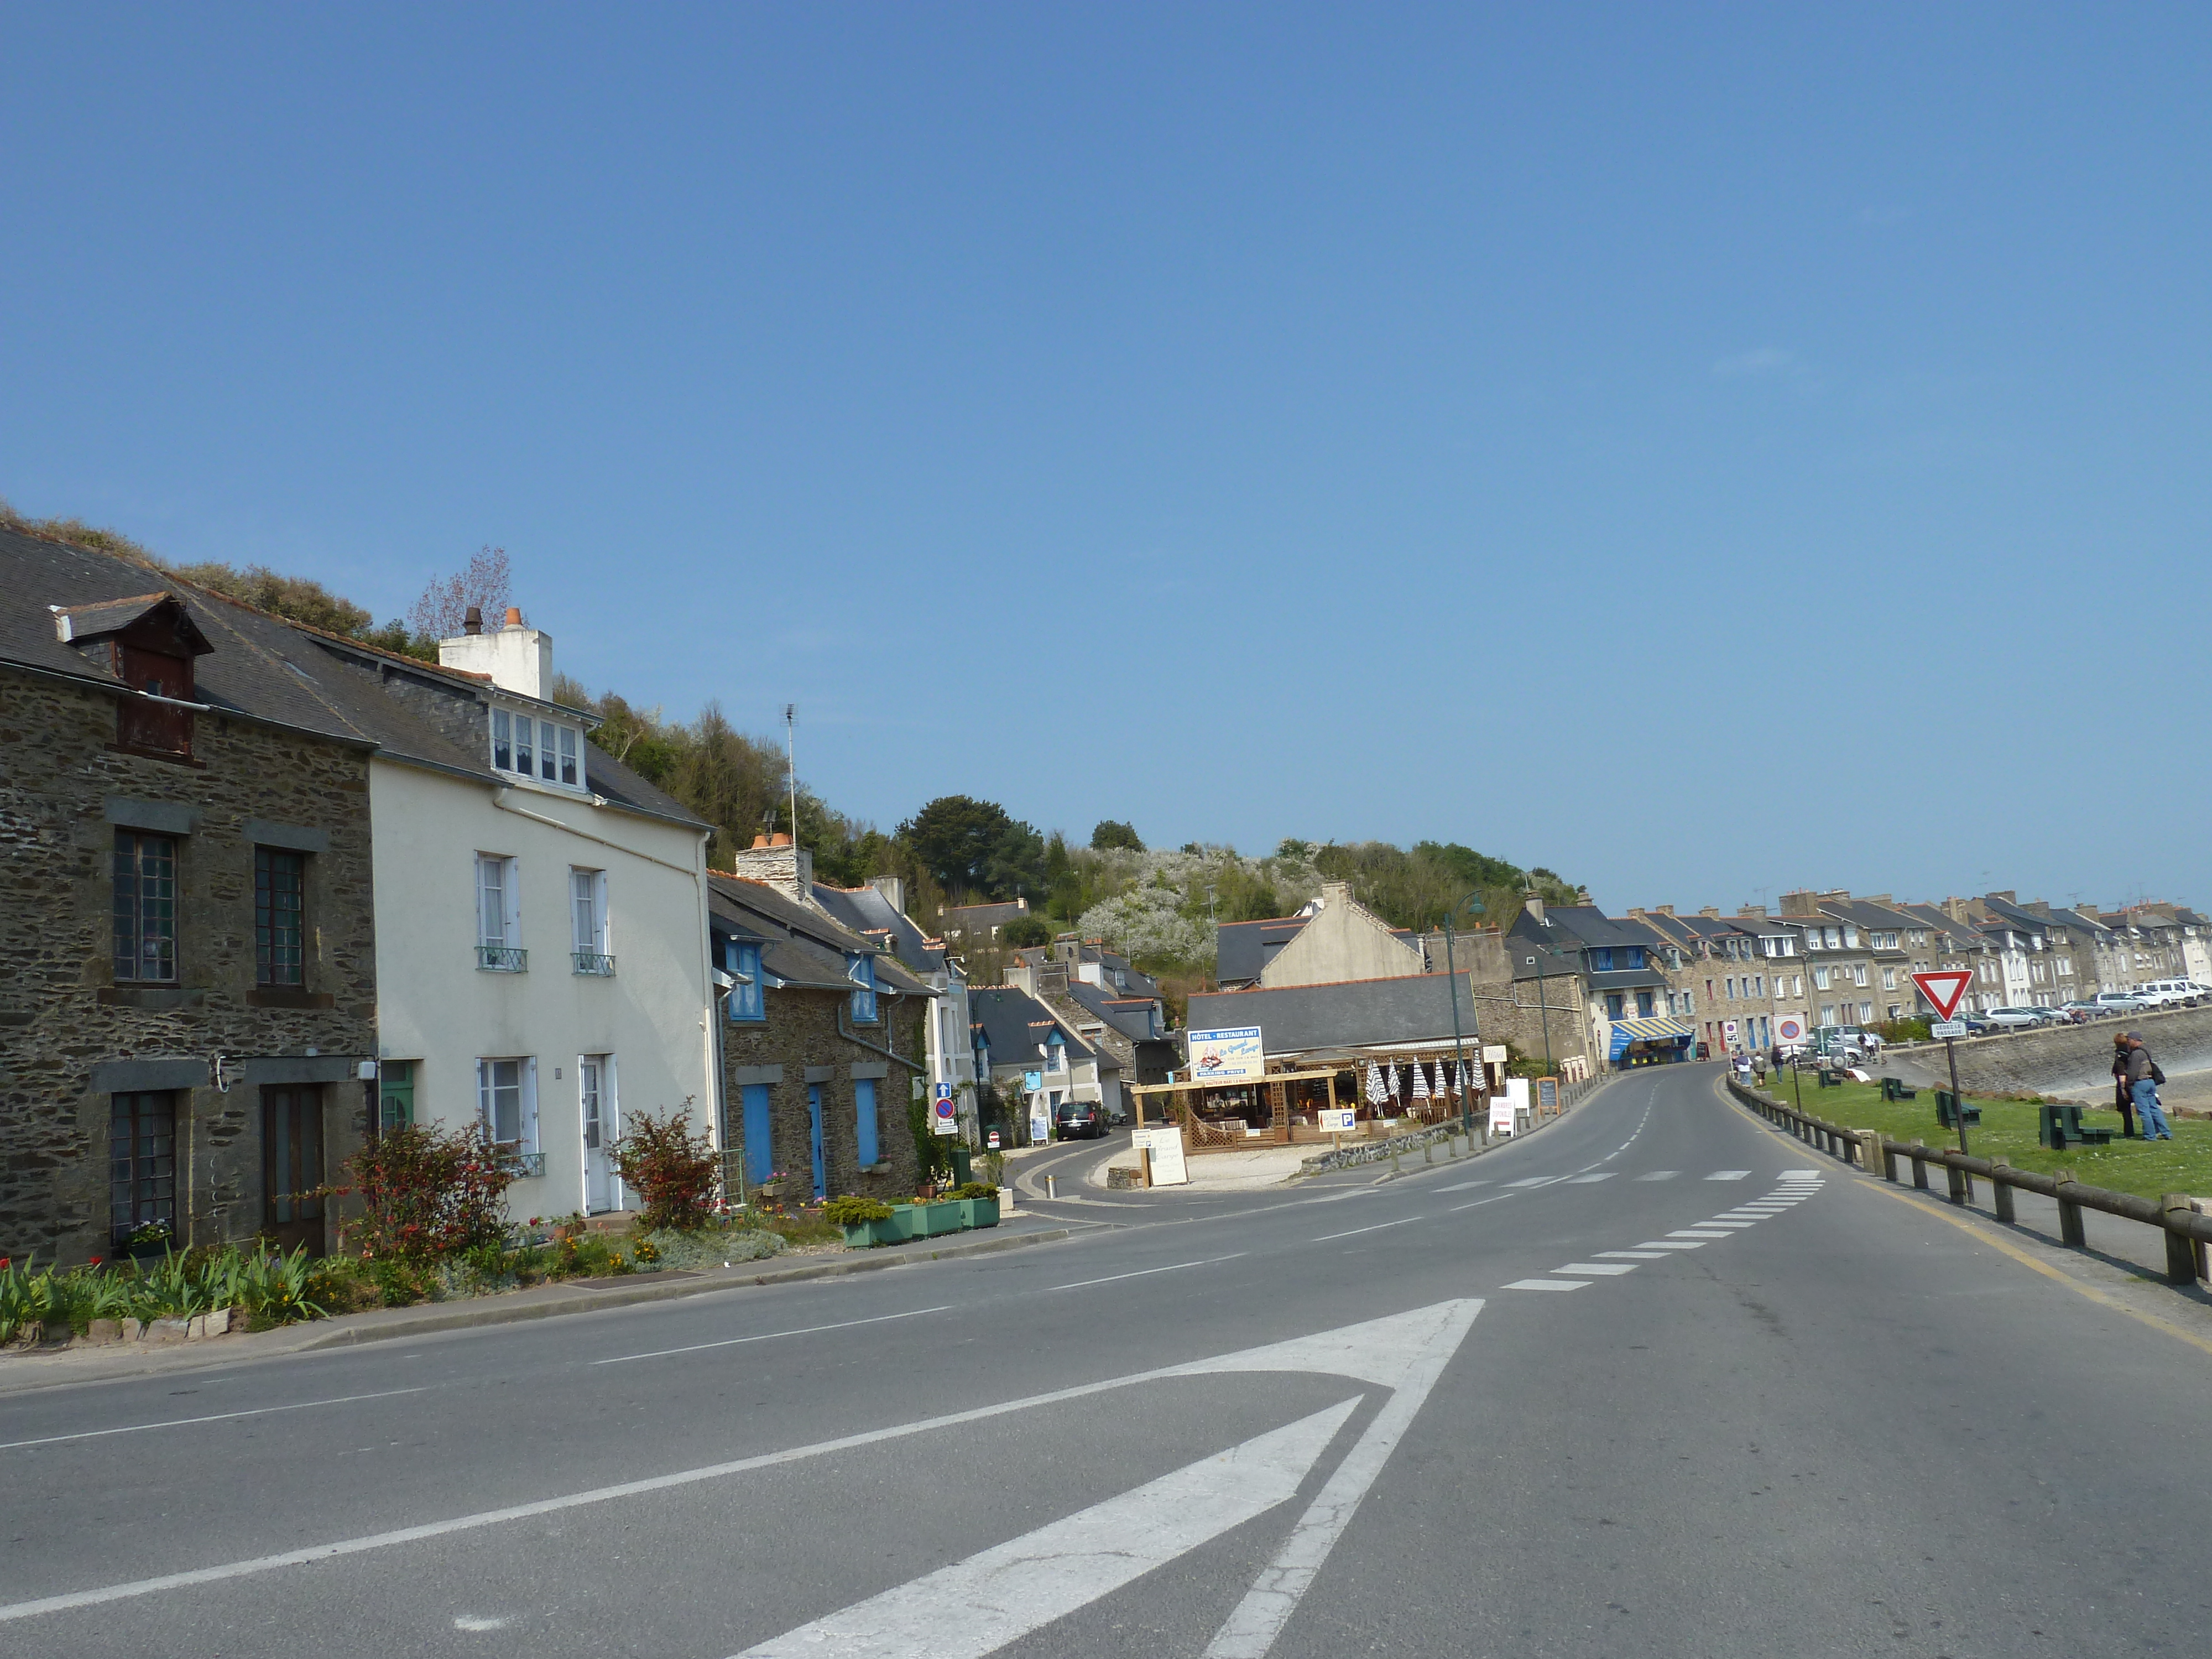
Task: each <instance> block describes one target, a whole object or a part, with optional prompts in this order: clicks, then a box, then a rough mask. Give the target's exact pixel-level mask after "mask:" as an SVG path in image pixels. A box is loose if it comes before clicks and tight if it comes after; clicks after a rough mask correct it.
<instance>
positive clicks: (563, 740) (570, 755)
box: [491, 708, 586, 789]
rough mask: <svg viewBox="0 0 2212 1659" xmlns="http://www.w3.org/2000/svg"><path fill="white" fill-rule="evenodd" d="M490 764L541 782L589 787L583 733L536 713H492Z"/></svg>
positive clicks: (499, 711) (497, 711) (493, 711)
mask: <svg viewBox="0 0 2212 1659" xmlns="http://www.w3.org/2000/svg"><path fill="white" fill-rule="evenodd" d="M491 763H492V766H493V768H494V769H495V770H497V771H501V772H510V773H513V774H514V775H516V776H518V777H525V778H535V779H537V780H538V781H539V782H540V783H558V784H562V785H565V786H567V787H569V788H571V789H581V788H583V787H586V779H585V775H584V756H583V733H582V732H580V731H579V730H578V729H577V728H576V727H575V726H566V725H562V723H560V722H558V721H556V720H540V719H538V717H537V715H535V714H520V713H518V712H516V711H514V710H513V709H508V708H495V709H493V710H492V711H491Z"/></svg>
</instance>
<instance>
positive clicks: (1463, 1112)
mask: <svg viewBox="0 0 2212 1659" xmlns="http://www.w3.org/2000/svg"><path fill="white" fill-rule="evenodd" d="M1462 910H1464V911H1466V912H1467V914H1468V915H1470V916H1479V915H1481V914H1482V900H1481V899H1480V897H1479V896H1476V895H1475V894H1473V893H1469V894H1468V896H1466V897H1465V898H1463V899H1462V900H1461V901H1460V902H1458V903H1457V904H1455V905H1453V906H1452V907H1451V908H1450V909H1449V910H1447V911H1445V912H1444V976H1445V977H1446V978H1448V979H1449V980H1450V981H1451V1005H1452V1049H1453V1052H1454V1053H1455V1054H1458V1056H1459V1132H1460V1133H1462V1135H1466V1136H1468V1137H1470V1138H1471V1137H1472V1136H1473V1135H1474V1110H1473V1109H1472V1108H1471V1107H1469V1106H1468V1101H1467V1041H1466V1039H1465V1038H1463V1037H1462V1036H1461V1035H1460V1029H1459V964H1458V963H1457V962H1456V961H1455V959H1454V957H1453V955H1452V921H1453V919H1454V918H1455V917H1456V916H1457V915H1459V913H1460V912H1461V911H1462ZM1468 995H1469V997H1470V998H1472V996H1473V992H1472V991H1470V992H1469V993H1468ZM1468 1012H1469V1013H1473V1012H1474V1009H1472V1008H1470V1009H1468ZM1475 1036H1476V1039H1477V1041H1480V1038H1481V1036H1482V1022H1481V1020H1480V1018H1477V1020H1476V1021H1475Z"/></svg>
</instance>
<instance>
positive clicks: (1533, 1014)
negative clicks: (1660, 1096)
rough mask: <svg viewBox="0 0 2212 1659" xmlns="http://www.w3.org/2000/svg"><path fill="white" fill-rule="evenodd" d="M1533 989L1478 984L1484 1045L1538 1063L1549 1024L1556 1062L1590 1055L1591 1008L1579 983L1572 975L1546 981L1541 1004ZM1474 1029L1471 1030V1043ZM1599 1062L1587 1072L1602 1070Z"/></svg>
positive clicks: (1526, 983) (1531, 984) (1521, 984)
mask: <svg viewBox="0 0 2212 1659" xmlns="http://www.w3.org/2000/svg"><path fill="white" fill-rule="evenodd" d="M1537 988H1538V987H1537V981H1534V980H1533V979H1530V980H1522V981H1517V982H1516V981H1508V980H1489V981H1484V980H1480V979H1478V980H1476V981H1474V998H1473V1001H1474V1006H1475V1011H1476V1019H1477V1024H1479V1026H1480V1030H1481V1034H1482V1041H1483V1042H1507V1043H1510V1044H1511V1045H1512V1046H1513V1048H1514V1050H1515V1051H1516V1053H1518V1054H1525V1055H1527V1056H1528V1057H1529V1058H1530V1059H1532V1060H1541V1059H1542V1058H1543V1057H1544V1033H1545V1028H1546V1025H1547V1023H1548V1024H1549V1027H1550V1030H1551V1051H1552V1058H1553V1061H1554V1062H1557V1061H1559V1060H1564V1059H1565V1058H1566V1057H1567V1056H1568V1055H1569V1054H1589V1029H1590V1022H1589V1006H1588V1004H1587V1002H1586V1001H1585V1000H1584V999H1583V988H1582V981H1581V980H1579V979H1577V978H1576V977H1574V976H1573V975H1560V974H1553V975H1549V976H1547V978H1546V979H1545V980H1544V981H1543V986H1542V988H1543V992H1544V995H1543V998H1542V1000H1539V999H1538V996H1537ZM1475 1029H1476V1028H1475V1026H1474V1025H1470V1026H1469V1028H1468V1036H1469V1037H1470V1038H1472V1037H1473V1036H1474V1031H1475ZM1603 1060H1604V1056H1603V1055H1596V1056H1593V1057H1592V1061H1591V1069H1592V1070H1593V1071H1597V1070H1601V1069H1602V1068H1603Z"/></svg>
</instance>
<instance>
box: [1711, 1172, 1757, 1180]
mask: <svg viewBox="0 0 2212 1659" xmlns="http://www.w3.org/2000/svg"><path fill="white" fill-rule="evenodd" d="M1750 1173H1751V1171H1750V1170H1714V1171H1713V1172H1712V1173H1711V1175H1709V1176H1706V1177H1705V1179H1706V1180H1708V1181H1741V1180H1742V1179H1744V1177H1745V1176H1748V1175H1749V1174H1750Z"/></svg>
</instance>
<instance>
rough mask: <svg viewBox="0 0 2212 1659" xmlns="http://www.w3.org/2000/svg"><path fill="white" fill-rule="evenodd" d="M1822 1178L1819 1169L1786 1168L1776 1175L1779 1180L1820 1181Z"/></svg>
mask: <svg viewBox="0 0 2212 1659" xmlns="http://www.w3.org/2000/svg"><path fill="white" fill-rule="evenodd" d="M1821 1178H1822V1177H1821V1175H1820V1171H1819V1170H1784V1171H1783V1172H1782V1173H1781V1174H1780V1175H1779V1176H1776V1177H1775V1179H1776V1180H1778V1181H1819V1180H1820V1179H1821Z"/></svg>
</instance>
